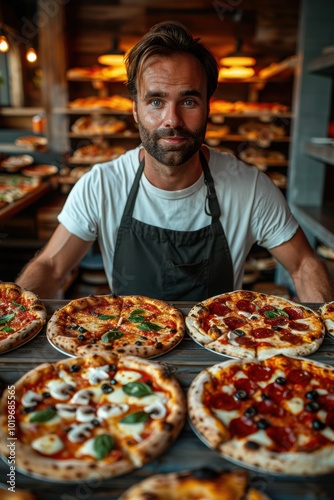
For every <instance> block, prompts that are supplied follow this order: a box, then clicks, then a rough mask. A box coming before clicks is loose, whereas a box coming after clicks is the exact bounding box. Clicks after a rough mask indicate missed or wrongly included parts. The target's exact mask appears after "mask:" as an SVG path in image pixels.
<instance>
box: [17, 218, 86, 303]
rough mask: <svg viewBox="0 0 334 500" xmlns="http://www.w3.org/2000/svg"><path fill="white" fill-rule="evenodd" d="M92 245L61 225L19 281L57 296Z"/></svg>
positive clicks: (48, 295)
mask: <svg viewBox="0 0 334 500" xmlns="http://www.w3.org/2000/svg"><path fill="white" fill-rule="evenodd" d="M92 244H93V242H92V241H84V240H82V239H81V238H78V237H77V236H74V235H73V234H71V233H70V232H69V231H67V229H65V227H64V226H63V225H62V224H60V225H59V226H58V227H57V229H56V230H55V232H54V233H53V235H52V237H51V238H50V240H49V241H48V243H47V245H46V246H45V247H44V248H43V250H42V251H41V252H40V253H39V254H38V255H37V256H36V257H35V258H34V259H32V260H31V261H30V262H29V263H28V264H27V266H26V267H25V268H24V269H23V271H22V273H21V274H20V275H19V276H18V278H17V280H16V282H17V283H18V284H19V285H20V286H22V287H23V288H26V289H27V290H30V291H32V292H34V293H36V294H37V295H38V296H39V297H40V298H44V299H50V298H53V297H55V295H56V293H57V291H58V290H59V289H60V288H61V286H62V284H63V282H64V281H65V280H66V278H67V277H68V274H69V273H70V272H71V271H72V269H74V268H75V267H76V266H77V265H78V264H79V262H80V260H81V259H82V258H83V257H84V255H86V253H87V251H88V249H89V248H90V247H91V245H92Z"/></svg>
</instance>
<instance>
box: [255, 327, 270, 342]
mask: <svg viewBox="0 0 334 500" xmlns="http://www.w3.org/2000/svg"><path fill="white" fill-rule="evenodd" d="M252 335H253V337H255V338H256V339H266V338H268V337H272V336H273V335H274V330H271V329H270V328H255V329H254V330H253V332H252Z"/></svg>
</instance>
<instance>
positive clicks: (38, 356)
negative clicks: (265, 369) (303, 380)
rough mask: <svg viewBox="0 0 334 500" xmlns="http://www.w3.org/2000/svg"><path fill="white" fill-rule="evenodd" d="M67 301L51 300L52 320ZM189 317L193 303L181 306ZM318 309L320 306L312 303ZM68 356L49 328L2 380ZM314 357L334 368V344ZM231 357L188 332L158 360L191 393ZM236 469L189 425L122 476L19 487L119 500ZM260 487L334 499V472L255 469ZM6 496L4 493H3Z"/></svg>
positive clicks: (42, 493)
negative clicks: (175, 480) (163, 483)
mask: <svg viewBox="0 0 334 500" xmlns="http://www.w3.org/2000/svg"><path fill="white" fill-rule="evenodd" d="M65 303H66V302H65V301H45V305H46V308H47V312H48V317H50V316H51V315H52V313H53V312H54V311H55V310H56V309H57V308H59V307H61V306H62V305H64V304H65ZM175 305H176V306H177V307H178V308H179V309H180V310H181V311H182V312H183V313H184V314H186V313H187V312H188V311H189V308H190V306H191V305H192V304H186V303H175ZM307 305H308V306H310V307H312V308H313V309H315V310H317V309H318V307H319V304H307ZM63 358H66V356H65V355H64V354H62V353H60V352H59V351H57V350H56V349H55V348H54V347H53V346H52V345H50V344H49V342H48V341H47V339H46V335H45V328H44V329H43V330H42V331H41V332H40V333H39V334H38V335H37V337H35V338H34V339H33V340H32V341H30V342H28V343H27V344H25V345H24V346H21V347H20V348H18V349H16V350H13V351H11V352H9V353H7V354H4V355H2V356H1V357H0V378H1V380H2V381H3V382H4V385H5V386H7V385H10V384H12V383H14V382H15V381H16V380H18V379H19V378H20V377H21V376H22V375H23V374H24V373H25V372H27V371H28V370H30V369H32V368H34V367H35V366H37V365H39V364H40V363H44V362H54V361H57V360H59V359H63ZM310 358H311V359H314V360H317V361H321V362H324V363H327V364H332V365H334V340H332V339H331V338H329V337H328V336H326V338H325V340H324V342H323V344H322V345H321V347H320V349H319V350H318V351H317V352H316V353H314V354H312V355H311V356H310ZM226 359H228V358H226V357H225V356H220V355H219V354H216V353H212V352H210V351H208V350H206V349H204V348H203V347H202V346H200V345H198V344H196V343H195V342H194V341H193V340H192V339H191V338H190V337H189V336H188V335H187V334H186V336H185V338H184V339H183V340H182V342H181V343H180V344H179V345H178V346H177V347H176V348H174V349H173V350H172V351H170V352H169V353H167V354H164V355H162V356H160V357H158V358H155V361H158V362H163V363H167V364H168V365H169V366H170V367H171V368H172V369H173V371H174V374H175V376H176V377H177V379H178V380H179V382H180V384H181V386H182V388H183V390H184V391H185V392H186V391H187V389H188V387H189V385H190V383H191V381H192V380H193V378H194V377H195V376H196V374H197V373H198V372H199V371H201V370H203V369H204V368H205V367H206V366H210V365H212V364H215V363H219V362H221V361H224V360H226ZM203 466H205V467H212V468H215V469H219V470H221V469H235V468H238V465H236V464H233V463H232V462H230V461H228V460H225V459H224V458H223V457H221V456H220V455H219V454H218V453H216V452H215V451H213V450H210V449H209V448H208V447H207V446H206V445H205V444H203V443H202V441H201V440H200V439H199V438H198V437H197V436H196V434H195V433H194V432H193V430H192V429H191V427H190V425H189V422H187V423H186V425H185V427H184V429H183V431H182V432H181V434H180V436H179V437H178V439H177V440H176V442H175V443H174V445H173V446H172V447H171V448H170V449H169V450H168V451H166V452H165V453H164V454H163V455H162V456H160V457H159V458H157V459H156V460H154V461H153V462H151V463H150V464H147V465H146V466H145V467H143V468H141V469H138V470H135V471H133V472H132V473H129V474H125V475H123V476H120V477H118V478H112V479H105V478H102V477H97V478H96V479H95V480H87V481H84V480H81V481H77V482H74V483H73V484H66V485H65V484H64V483H57V482H52V481H45V480H40V479H36V478H31V477H28V476H26V475H25V474H22V473H20V472H19V471H18V470H16V489H20V488H21V489H25V490H30V491H32V492H34V493H35V494H36V497H37V499H38V500H46V499H47V500H79V499H85V500H103V499H105V500H107V499H108V500H116V499H117V498H118V497H119V496H120V494H121V493H122V492H123V491H125V490H126V489H127V488H128V487H129V486H130V485H132V484H134V483H136V482H138V481H140V480H141V479H143V478H144V477H146V476H149V475H151V474H155V473H160V472H171V471H176V470H185V469H196V468H199V467H203ZM7 474H8V464H7V463H6V462H5V461H0V478H1V481H2V482H4V483H5V482H6V480H7V479H6V475H7ZM250 474H251V477H252V479H253V482H254V484H255V485H256V486H257V487H258V488H259V489H261V490H262V491H264V492H265V493H266V494H267V495H269V496H270V498H271V499H272V500H283V499H284V500H306V499H307V500H330V499H332V498H333V491H334V474H332V475H327V476H322V477H316V478H291V477H290V478H289V477H287V476H285V477H282V476H275V475H271V474H264V473H262V472H261V473H259V472H256V471H250ZM0 498H1V490H0Z"/></svg>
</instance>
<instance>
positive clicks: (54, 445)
mask: <svg viewBox="0 0 334 500" xmlns="http://www.w3.org/2000/svg"><path fill="white" fill-rule="evenodd" d="M31 446H32V448H33V449H34V450H36V451H39V452H40V453H43V454H44V455H54V454H55V453H58V452H59V451H61V450H62V449H63V448H64V443H63V442H62V440H61V439H60V437H59V436H57V435H56V434H45V435H44V436H41V437H39V438H37V439H35V440H34V441H33V442H32V443H31Z"/></svg>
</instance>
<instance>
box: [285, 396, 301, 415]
mask: <svg viewBox="0 0 334 500" xmlns="http://www.w3.org/2000/svg"><path fill="white" fill-rule="evenodd" d="M284 406H285V408H287V409H288V410H289V411H290V412H291V413H293V414H294V415H298V414H299V413H301V412H302V411H303V409H304V401H303V400H302V399H301V398H292V399H287V400H286V401H285V404H284Z"/></svg>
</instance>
